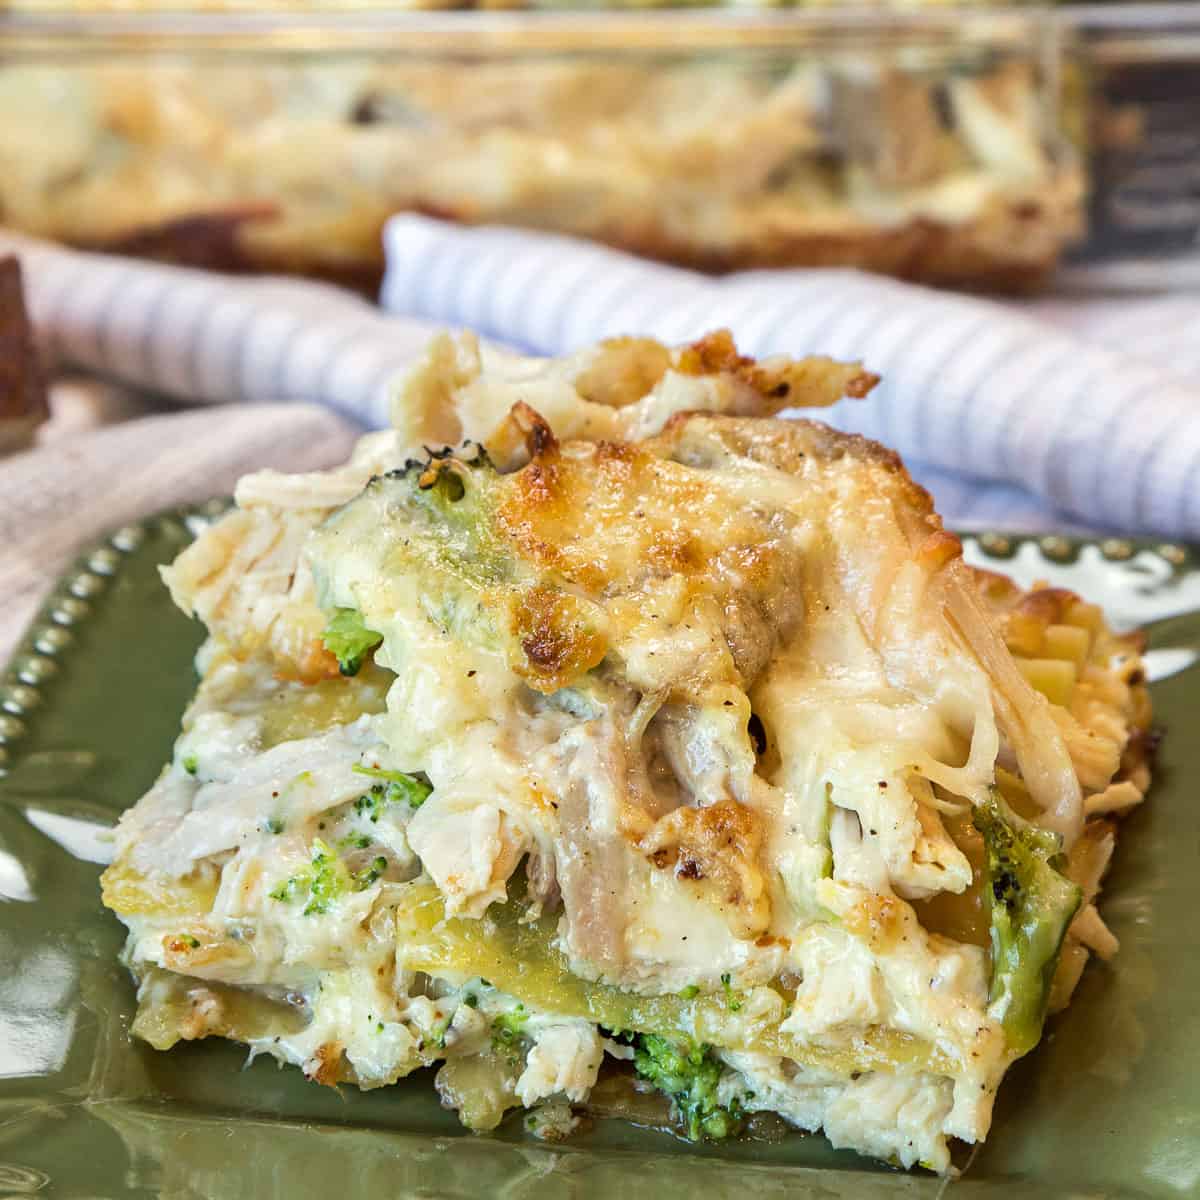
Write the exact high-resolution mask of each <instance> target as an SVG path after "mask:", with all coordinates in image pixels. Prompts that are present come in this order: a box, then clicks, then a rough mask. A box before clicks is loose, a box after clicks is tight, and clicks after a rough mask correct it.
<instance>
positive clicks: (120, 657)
mask: <svg viewBox="0 0 1200 1200" xmlns="http://www.w3.org/2000/svg"><path fill="white" fill-rule="evenodd" d="M220 508H221V505H220V504H216V503H215V504H214V505H212V506H209V507H207V508H206V509H203V510H193V511H188V512H177V513H172V514H169V515H167V516H165V517H159V518H155V519H153V520H151V521H148V522H146V523H145V524H143V525H140V526H133V527H129V528H126V529H123V530H121V531H119V532H118V533H116V534H115V535H114V536H113V537H112V538H111V539H110V540H109V541H108V542H106V543H105V544H104V545H103V546H101V547H98V548H97V549H96V550H95V551H93V552H92V553H91V554H89V555H87V556H85V558H84V559H82V560H81V561H80V563H79V564H78V566H77V567H76V568H75V569H74V570H72V571H71V572H70V573H69V574H68V576H67V577H66V579H64V581H63V583H62V584H61V586H60V587H59V589H58V590H57V591H56V593H55V594H54V596H53V597H52V599H51V600H50V602H49V603H48V604H47V606H46V608H45V610H44V611H43V613H42V615H41V616H40V618H39V619H38V620H37V621H36V622H35V624H34V627H33V628H32V630H31V631H30V633H29V635H28V637H27V638H26V640H25V642H24V643H23V645H22V646H21V647H20V649H19V650H18V652H17V654H16V656H15V658H14V659H13V662H12V664H11V666H10V668H9V671H8V674H7V675H6V676H5V677H4V678H3V680H0V775H3V778H0V1200H3V1198H9V1197H14V1196H31V1195H34V1194H36V1195H38V1196H45V1197H55V1198H67V1197H71V1198H75V1200H84V1198H89V1200H95V1198H98V1197H113V1198H116V1197H122V1198H125V1197H149V1196H167V1197H179V1198H183V1197H188V1198H198V1197H220V1198H222V1200H225V1198H230V1200H232V1198H238V1197H246V1198H253V1200H275V1198H278V1200H313V1198H320V1200H330V1198H335V1200H341V1198H342V1197H358V1196H370V1197H372V1198H373V1200H381V1198H385V1197H391V1196H439V1197H443V1196H445V1197H450V1196H453V1197H458V1196H461V1197H513V1198H515V1197H526V1196H538V1197H542V1196H547V1197H555V1196H562V1197H580V1196H609V1195H612V1196H620V1197H622V1200H625V1198H629V1200H633V1198H637V1197H653V1198H654V1200H666V1198H674V1197H678V1196H681V1195H683V1194H684V1189H699V1190H702V1193H703V1195H704V1196H705V1197H721V1196H731V1197H732V1196H737V1197H739V1200H741V1198H744V1197H747V1196H751V1197H759V1196H764V1197H765V1196H784V1195H788V1196H798V1195H803V1196H820V1197H853V1198H854V1200H860V1198H862V1200H873V1198H875V1197H881V1198H882V1197H889V1198H890V1197H898V1196H904V1197H908V1196H916V1197H931V1198H932V1197H938V1196H940V1195H941V1194H942V1190H943V1189H944V1188H945V1187H946V1186H947V1184H946V1181H944V1180H940V1179H935V1178H933V1177H931V1176H928V1175H920V1174H917V1175H903V1174H900V1173H898V1172H895V1171H891V1170H888V1169H887V1168H883V1167H880V1166H878V1165H875V1164H872V1163H870V1162H868V1161H866V1160H864V1159H860V1158H858V1157H856V1156H855V1155H852V1154H849V1153H840V1152H835V1151H834V1150H832V1149H831V1148H830V1147H829V1145H828V1143H827V1142H825V1140H824V1139H823V1138H821V1137H818V1136H802V1135H799V1134H796V1135H794V1136H791V1137H788V1138H786V1139H784V1140H783V1141H781V1142H776V1143H765V1142H746V1143H732V1144H729V1143H726V1144H720V1145H716V1146H700V1147H696V1146H688V1145H685V1144H682V1143H680V1142H677V1141H675V1140H674V1139H672V1138H670V1137H668V1136H666V1135H664V1134H658V1133H652V1132H647V1131H643V1130H637V1129H632V1128H629V1127H627V1126H624V1125H621V1124H619V1123H617V1122H600V1123H598V1124H597V1125H596V1126H595V1127H594V1128H593V1129H592V1130H591V1132H589V1133H587V1134H585V1135H584V1136H582V1137H579V1138H577V1139H576V1140H573V1141H572V1142H570V1143H568V1144H567V1145H566V1146H560V1147H547V1146H544V1145H542V1144H540V1143H537V1142H535V1141H532V1140H530V1139H529V1138H527V1137H526V1136H525V1135H524V1134H523V1132H522V1129H521V1124H520V1122H519V1120H518V1121H512V1122H510V1123H509V1124H508V1125H506V1126H504V1127H502V1129H501V1131H500V1133H499V1134H498V1135H496V1136H491V1137H476V1136H473V1135H471V1134H469V1133H466V1132H464V1131H463V1130H462V1129H461V1128H460V1127H459V1125H458V1123H457V1120H456V1119H455V1118H454V1117H453V1116H452V1115H451V1114H449V1113H446V1112H443V1111H442V1110H441V1109H440V1108H439V1107H438V1104H437V1102H436V1099H435V1097H434V1093H433V1089H432V1086H431V1079H430V1076H429V1074H428V1073H422V1074H419V1075H417V1076H414V1077H412V1078H410V1079H408V1080H405V1081H403V1082H402V1083H401V1084H399V1085H397V1086H396V1087H393V1088H386V1089H382V1090H380V1091H377V1092H372V1093H360V1092H357V1091H355V1090H354V1089H353V1088H345V1089H343V1090H342V1091H341V1092H335V1091H331V1090H329V1089H325V1088H319V1087H315V1086H313V1085H311V1084H308V1083H306V1082H305V1081H304V1079H303V1078H302V1076H301V1075H300V1072H299V1071H296V1070H292V1069H287V1070H279V1069H277V1068H276V1067H275V1066H274V1065H273V1064H272V1063H270V1062H268V1061H266V1060H263V1059H260V1060H258V1061H256V1062H255V1063H253V1064H252V1065H250V1066H248V1067H247V1066H245V1055H244V1053H242V1052H240V1051H239V1050H238V1049H237V1048H236V1047H235V1046H232V1045H230V1044H228V1043H221V1042H216V1041H213V1042H202V1043H195V1044H191V1045H188V1046H184V1047H180V1048H177V1049H175V1050H172V1051H171V1052H170V1053H168V1054H160V1053H157V1052H155V1051H153V1050H151V1049H149V1048H148V1047H147V1046H145V1045H144V1044H142V1043H139V1042H134V1041H132V1040H131V1039H130V1037H129V1035H128V1028H129V1022H130V1018H131V1013H132V1002H133V992H132V988H131V985H130V982H129V979H128V977H127V976H126V975H125V973H124V972H123V971H122V970H121V969H120V968H119V967H118V965H117V962H116V956H117V952H118V950H119V948H120V946H121V940H122V938H121V934H122V929H121V926H120V925H119V924H118V923H117V921H116V919H115V918H114V917H112V916H111V915H110V914H108V913H107V912H105V910H104V909H102V908H101V906H100V899H99V892H98V888H97V875H98V874H99V871H100V866H99V864H100V863H101V862H103V860H104V858H105V856H106V853H107V842H106V831H107V830H108V829H109V828H110V827H111V825H112V824H113V821H114V820H115V818H116V816H117V814H118V813H119V812H120V811H121V810H122V809H123V808H125V807H126V806H127V805H129V804H131V803H132V802H133V801H134V800H135V799H136V798H137V797H138V796H139V795H140V794H141V792H142V791H143V790H144V789H145V788H146V787H147V786H148V785H149V784H150V782H151V781H152V780H153V779H154V777H155V775H156V773H157V772H158V769H159V766H160V764H161V763H162V761H163V760H164V758H165V757H166V755H167V754H168V752H169V749H170V746H171V742H172V740H173V738H174V736H175V732H176V728H177V724H178V720H179V716H180V713H181V712H182V710H183V706H184V704H185V703H186V701H187V699H188V696H189V694H190V692H191V690H192V687H193V675H192V669H191V658H192V655H193V653H194V651H195V649H196V647H197V645H198V644H199V641H200V630H199V627H198V626H197V625H195V624H192V623H189V622H188V621H187V620H185V619H184V618H183V617H182V616H180V615H179V614H178V613H177V612H176V611H175V609H174V608H173V607H172V605H171V603H170V601H169V599H168V597H167V594H166V592H165V590H164V589H163V588H162V587H161V585H160V584H159V581H158V578H157V573H156V570H155V568H156V565H157V564H159V563H161V562H165V561H167V560H168V559H170V558H171V557H173V556H174V555H175V554H176V553H177V552H178V551H179V550H180V549H181V548H182V546H184V545H185V544H186V542H187V541H188V539H189V538H190V537H191V536H193V534H194V532H195V530H196V529H197V528H198V527H199V526H200V525H201V524H202V523H203V522H204V521H205V520H206V519H207V518H208V517H211V516H212V515H214V514H215V513H216V512H219V511H220ZM966 541H967V552H968V555H969V556H970V557H971V558H972V559H973V560H974V561H977V562H984V563H986V564H987V565H989V566H992V567H995V568H997V569H1002V570H1008V571H1010V572H1011V573H1012V574H1014V575H1015V576H1017V577H1018V578H1020V579H1021V580H1022V581H1023V582H1025V583H1029V582H1032V580H1033V579H1034V578H1048V579H1050V580H1051V581H1052V582H1055V583H1061V584H1064V585H1066V586H1070V587H1075V588H1077V589H1078V590H1080V591H1083V592H1085V593H1086V594H1087V595H1088V596H1089V597H1090V598H1094V599H1096V600H1099V601H1100V602H1101V603H1103V604H1105V605H1106V607H1107V608H1108V609H1109V611H1110V613H1111V614H1112V615H1113V617H1114V619H1116V620H1117V621H1119V622H1120V623H1122V624H1133V623H1138V624H1148V625H1149V626H1150V632H1151V647H1152V653H1151V654H1150V659H1149V661H1150V665H1151V667H1152V674H1153V676H1154V678H1155V682H1154V684H1153V691H1154V701H1155V705H1156V708H1157V713H1158V719H1159V721H1160V722H1161V723H1162V724H1163V725H1164V726H1166V727H1167V729H1168V731H1169V736H1168V738H1167V740H1166V743H1165V746H1164V750H1163V754H1162V759H1161V763H1160V774H1159V781H1158V783H1157V785H1156V787H1155V790H1154V793H1153V796H1152V799H1151V802H1150V803H1148V804H1146V805H1145V806H1143V807H1142V808H1141V809H1139V810H1138V811H1137V812H1135V813H1134V814H1133V815H1132V816H1131V817H1130V818H1129V819H1128V820H1127V821H1126V822H1125V825H1124V829H1123V831H1122V837H1121V841H1120V845H1119V847H1118V852H1117V860H1116V865H1115V867H1114V869H1113V871H1112V874H1111V876H1110V878H1109V883H1108V886H1107V888H1106V891H1105V897H1104V903H1103V910H1104V914H1105V917H1106V919H1107V921H1108V922H1109V924H1110V925H1111V926H1112V928H1113V930H1114V932H1115V933H1116V934H1117V935H1118V937H1120V939H1121V943H1122V949H1121V953H1120V954H1119V955H1118V957H1117V959H1116V963H1115V965H1114V967H1112V968H1111V969H1110V968H1106V967H1104V966H1103V965H1092V966H1090V967H1089V968H1088V971H1087V973H1086V975H1085V977H1084V979H1083V982H1082V984H1081V985H1080V988H1079V992H1078V993H1077V996H1076V1000H1075V1003H1074V1004H1073V1006H1072V1008H1071V1010H1070V1012H1069V1013H1067V1014H1066V1016H1065V1018H1061V1019H1058V1020H1057V1021H1055V1022H1054V1023H1052V1025H1051V1027H1050V1031H1049V1034H1048V1036H1047V1038H1046V1039H1045V1041H1044V1042H1043V1044H1042V1045H1041V1046H1040V1047H1039V1048H1038V1050H1037V1051H1036V1052H1035V1053H1034V1054H1032V1055H1030V1056H1029V1057H1028V1058H1027V1059H1025V1060H1024V1061H1023V1062H1021V1063H1020V1064H1018V1066H1017V1067H1016V1068H1015V1069H1014V1070H1013V1072H1012V1074H1011V1075H1010V1077H1009V1079H1008V1080H1007V1081H1006V1083H1005V1085H1004V1088H1003V1089H1002V1092H1001V1096H1000V1102H999V1104H998V1106H997V1111H996V1120H995V1125H994V1128H993V1130H992V1136H991V1139H990V1140H989V1141H988V1143H987V1145H986V1147H985V1148H983V1149H982V1150H980V1151H979V1152H978V1153H977V1154H976V1155H975V1156H974V1157H973V1159H972V1160H971V1161H970V1162H969V1164H968V1165H967V1169H966V1172H965V1175H964V1176H963V1178H962V1179H960V1180H957V1181H955V1182H953V1183H950V1184H949V1188H950V1189H951V1190H952V1191H953V1193H954V1194H956V1195H961V1196H963V1197H973V1196H978V1197H982V1198H985V1200H986V1198H991V1197H1000V1196H1004V1197H1005V1198H1006V1200H1011V1198H1012V1197H1014V1196H1020V1197H1037V1196H1044V1197H1055V1198H1061V1197H1079V1198H1080V1200H1082V1198H1083V1197H1087V1198H1088V1200H1100V1198H1101V1197H1116V1196H1121V1197H1127V1196H1147V1197H1149V1196H1170V1197H1179V1196H1182V1195H1196V1194H1198V1193H1200V1078H1198V1073H1197V1066H1198V1065H1200V1055H1198V1052H1197V1047H1198V1046H1200V1003H1198V1002H1197V1001H1198V998H1200V955H1198V954H1197V953H1196V951H1197V942H1198V940H1200V934H1198V932H1197V930H1198V928H1200V921H1198V920H1197V914H1198V913H1200V820H1197V818H1196V816H1195V815H1194V814H1195V802H1194V799H1193V796H1194V794H1195V791H1196V787H1197V783H1198V782H1200V739H1196V738H1194V735H1192V734H1191V733H1190V731H1189V724H1191V723H1193V722H1194V721H1195V718H1196V716H1197V714H1198V713H1200V669H1196V668H1194V667H1193V663H1194V661H1195V660H1196V659H1197V657H1198V656H1200V615H1197V613H1198V610H1200V563H1198V561H1197V557H1196V555H1195V552H1193V551H1190V550H1188V549H1186V548H1183V547H1178V546H1155V545H1152V544H1150V543H1134V542H1126V541H1111V540H1110V541H1107V542H1102V543H1088V542H1080V541H1076V540H1070V539H1065V538H1053V537H1052V538H1041V539H1028V538H1016V537H1011V536H1002V535H996V534H984V535H980V536H978V537H969V538H967V539H966ZM1189 613H1190V614H1191V615H1188V614H1189Z"/></svg>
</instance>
